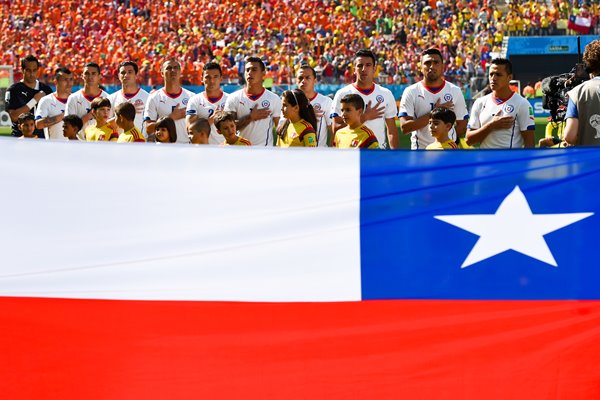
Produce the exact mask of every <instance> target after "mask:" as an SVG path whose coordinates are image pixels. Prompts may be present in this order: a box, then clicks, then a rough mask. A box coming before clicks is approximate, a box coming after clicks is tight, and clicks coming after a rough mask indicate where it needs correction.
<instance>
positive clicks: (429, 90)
mask: <svg viewBox="0 0 600 400" xmlns="http://www.w3.org/2000/svg"><path fill="white" fill-rule="evenodd" d="M421 84H422V85H423V87H424V88H425V90H427V91H428V92H429V93H431V94H438V93H439V92H441V91H442V90H443V89H444V87H446V80H444V83H443V84H442V86H440V87H432V86H427V85H425V81H421ZM431 89H437V91H434V90H431Z"/></svg>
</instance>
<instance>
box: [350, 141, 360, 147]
mask: <svg viewBox="0 0 600 400" xmlns="http://www.w3.org/2000/svg"><path fill="white" fill-rule="evenodd" d="M356 146H358V139H354V140H353V141H352V142H350V147H356Z"/></svg>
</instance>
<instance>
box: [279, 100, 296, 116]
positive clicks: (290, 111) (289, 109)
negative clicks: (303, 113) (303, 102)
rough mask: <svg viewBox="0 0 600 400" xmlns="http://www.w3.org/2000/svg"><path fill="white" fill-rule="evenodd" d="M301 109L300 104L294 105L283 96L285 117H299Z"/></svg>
mask: <svg viewBox="0 0 600 400" xmlns="http://www.w3.org/2000/svg"><path fill="white" fill-rule="evenodd" d="M299 113H300V111H299V108H298V106H293V105H291V104H290V103H288V101H287V100H286V98H285V97H282V98H281V114H283V117H284V118H287V119H290V118H294V117H297V116H298V115H299Z"/></svg>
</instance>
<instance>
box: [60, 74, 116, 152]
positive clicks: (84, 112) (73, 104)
mask: <svg viewBox="0 0 600 400" xmlns="http://www.w3.org/2000/svg"><path fill="white" fill-rule="evenodd" d="M82 77H83V87H82V88H81V89H80V90H78V91H76V92H75V93H72V94H71V95H70V96H69V98H68V99H67V108H66V110H65V114H66V115H77V116H78V117H79V118H81V120H82V121H83V129H82V130H81V131H80V132H84V131H85V128H87V127H88V126H90V125H93V124H94V123H95V120H94V116H93V115H92V106H91V104H92V101H93V100H94V99H95V98H96V97H106V98H108V93H106V92H105V91H104V90H102V88H101V87H100V78H101V76H100V66H99V65H98V64H96V63H94V62H90V63H87V64H85V65H84V66H83V74H82ZM81 135H82V134H81ZM79 139H82V140H85V137H84V136H80V137H79Z"/></svg>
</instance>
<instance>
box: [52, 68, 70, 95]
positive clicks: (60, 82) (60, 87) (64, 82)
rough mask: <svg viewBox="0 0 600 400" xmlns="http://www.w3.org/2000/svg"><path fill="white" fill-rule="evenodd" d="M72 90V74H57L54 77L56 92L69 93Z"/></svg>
mask: <svg viewBox="0 0 600 400" xmlns="http://www.w3.org/2000/svg"><path fill="white" fill-rule="evenodd" d="M72 88H73V75H72V74H63V73H61V74H59V75H58V76H57V77H56V91H57V92H67V93H71V89H72Z"/></svg>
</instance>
